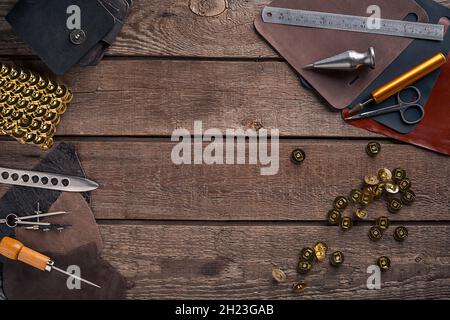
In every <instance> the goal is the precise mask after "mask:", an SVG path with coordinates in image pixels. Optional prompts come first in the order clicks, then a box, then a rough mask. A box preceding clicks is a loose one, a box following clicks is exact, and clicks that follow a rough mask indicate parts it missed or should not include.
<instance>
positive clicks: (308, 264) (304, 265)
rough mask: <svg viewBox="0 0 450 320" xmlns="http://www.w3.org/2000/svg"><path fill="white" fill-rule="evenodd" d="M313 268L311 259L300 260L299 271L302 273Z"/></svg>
mask: <svg viewBox="0 0 450 320" xmlns="http://www.w3.org/2000/svg"><path fill="white" fill-rule="evenodd" d="M311 268H312V264H311V262H309V261H303V260H300V261H299V262H298V266H297V271H298V273H300V274H306V273H308V272H309V271H310V270H311Z"/></svg>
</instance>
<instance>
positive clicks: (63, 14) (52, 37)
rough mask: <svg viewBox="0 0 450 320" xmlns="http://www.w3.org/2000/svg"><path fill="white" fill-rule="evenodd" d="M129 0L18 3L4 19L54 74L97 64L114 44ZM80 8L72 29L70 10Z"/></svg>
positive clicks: (128, 7)
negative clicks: (77, 24)
mask: <svg viewBox="0 0 450 320" xmlns="http://www.w3.org/2000/svg"><path fill="white" fill-rule="evenodd" d="M131 4H132V0H19V2H17V4H16V5H15V6H14V8H13V9H12V10H11V11H10V12H9V14H8V15H7V17H6V20H7V21H8V22H9V24H10V25H11V26H12V27H13V29H14V30H15V32H16V33H18V34H19V35H20V37H22V39H23V40H24V41H25V42H27V43H28V44H29V45H30V46H31V48H32V49H33V50H34V52H35V53H36V54H37V55H38V56H39V57H40V58H41V59H42V60H43V61H44V62H45V63H46V64H47V65H48V67H49V68H50V69H51V70H52V71H53V72H54V73H56V74H58V75H62V74H64V73H65V72H67V71H68V70H69V69H70V68H71V67H73V66H74V65H76V64H79V65H82V66H87V65H96V64H98V63H99V62H100V60H101V59H102V58H103V55H104V53H105V50H106V49H107V48H108V47H109V46H110V45H111V44H112V43H113V42H114V40H115V38H116V37H117V35H118V33H119V32H120V30H121V29H122V26H123V22H124V20H125V18H126V16H127V15H128V12H129V9H130V7H131ZM73 6H77V7H78V8H79V10H78V12H79V21H80V28H72V25H71V24H68V21H69V20H70V19H72V18H73V17H71V15H72V12H71V11H70V10H68V9H69V7H71V8H73Z"/></svg>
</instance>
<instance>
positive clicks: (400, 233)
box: [394, 227, 408, 242]
mask: <svg viewBox="0 0 450 320" xmlns="http://www.w3.org/2000/svg"><path fill="white" fill-rule="evenodd" d="M407 237H408V229H406V228H405V227H397V228H395V230H394V239H395V240H397V241H398V242H402V241H405V239H406V238H407Z"/></svg>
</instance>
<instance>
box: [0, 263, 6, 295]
mask: <svg viewBox="0 0 450 320" xmlns="http://www.w3.org/2000/svg"><path fill="white" fill-rule="evenodd" d="M1 300H6V297H5V293H4V292H3V265H2V264H1V263H0V301H1Z"/></svg>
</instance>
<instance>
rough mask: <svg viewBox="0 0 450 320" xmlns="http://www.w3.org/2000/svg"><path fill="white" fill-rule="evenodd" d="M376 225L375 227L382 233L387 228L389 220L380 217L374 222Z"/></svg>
mask: <svg viewBox="0 0 450 320" xmlns="http://www.w3.org/2000/svg"><path fill="white" fill-rule="evenodd" d="M376 224H377V226H378V227H379V228H380V229H381V230H382V231H384V230H386V229H387V228H389V225H390V221H389V218H388V217H384V216H382V217H379V218H378V219H377V220H376Z"/></svg>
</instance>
